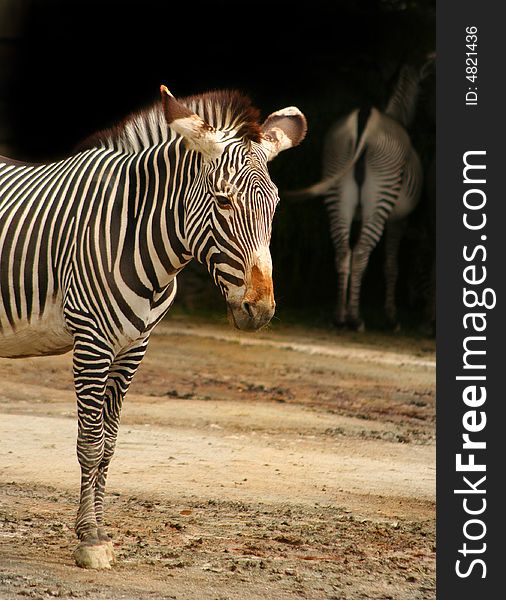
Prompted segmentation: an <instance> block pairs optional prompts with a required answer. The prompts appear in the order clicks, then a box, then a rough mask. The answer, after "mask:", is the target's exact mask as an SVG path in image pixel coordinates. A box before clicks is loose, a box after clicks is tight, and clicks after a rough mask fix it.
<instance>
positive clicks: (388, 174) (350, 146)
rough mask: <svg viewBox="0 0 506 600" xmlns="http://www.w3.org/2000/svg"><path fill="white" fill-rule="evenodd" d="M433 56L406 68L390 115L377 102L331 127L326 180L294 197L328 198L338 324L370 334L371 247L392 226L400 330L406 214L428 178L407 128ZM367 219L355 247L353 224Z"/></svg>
mask: <svg viewBox="0 0 506 600" xmlns="http://www.w3.org/2000/svg"><path fill="white" fill-rule="evenodd" d="M431 62H432V57H429V59H428V61H427V62H426V63H425V64H424V65H423V66H422V67H421V68H417V67H415V66H413V65H411V64H409V63H406V64H403V65H402V67H401V68H400V70H399V74H398V78H397V82H396V85H395V87H394V89H393V92H392V94H391V96H390V98H389V100H388V103H387V105H386V108H385V110H384V112H382V111H380V110H379V109H378V108H376V107H373V106H365V107H362V108H357V109H354V110H353V111H351V112H350V113H349V114H347V115H346V116H344V117H342V118H341V119H340V120H338V121H337V122H336V123H335V124H334V125H333V126H332V127H331V129H330V131H329V132H328V134H327V136H326V138H325V142H324V148H323V178H322V180H321V181H319V182H318V183H316V184H314V185H312V186H310V187H308V188H305V189H303V190H298V191H292V192H288V193H287V196H292V197H295V196H296V197H315V196H324V197H325V200H324V202H325V205H326V208H327V213H328V217H329V222H330V233H331V238H332V242H333V246H334V253H335V265H336V271H337V280H338V281H337V301H336V306H335V311H334V319H333V321H334V324H335V325H336V326H337V327H344V326H349V327H350V328H352V329H355V330H358V331H363V330H364V329H365V326H364V322H363V320H362V318H361V316H360V288H361V285H362V278H363V275H364V272H365V269H366V267H367V264H368V261H369V257H370V254H371V252H372V251H373V250H374V248H375V247H376V245H377V244H378V242H379V240H380V238H381V237H382V235H383V232H384V230H385V229H386V240H385V241H386V245H385V264H384V272H385V279H386V294H385V313H386V317H387V321H388V323H389V325H390V326H391V327H392V328H393V329H394V330H396V329H398V323H397V307H396V299H395V290H396V283H397V275H398V251H399V245H400V242H401V239H402V236H403V233H404V229H405V225H406V218H407V217H408V215H409V214H410V213H411V212H412V211H413V209H414V208H415V206H416V205H417V203H418V201H419V198H420V193H421V189H422V183H423V174H422V166H421V161H420V158H419V156H418V154H417V152H416V150H415V149H414V147H413V145H412V143H411V140H410V137H409V135H408V132H407V127H408V126H409V125H410V123H411V121H412V119H413V115H414V112H415V106H416V100H417V96H418V92H419V86H420V82H421V80H422V79H423V78H424V77H425V74H426V72H427V70H428V65H429V64H430V63H431ZM354 220H358V221H360V225H359V232H358V234H357V240H356V242H355V244H354V246H353V248H351V246H350V237H351V227H352V223H353V221H354Z"/></svg>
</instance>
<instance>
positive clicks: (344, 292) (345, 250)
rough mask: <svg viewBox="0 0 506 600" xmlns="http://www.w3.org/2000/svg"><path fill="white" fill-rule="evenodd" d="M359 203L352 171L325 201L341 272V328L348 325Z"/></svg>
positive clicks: (338, 303)
mask: <svg viewBox="0 0 506 600" xmlns="http://www.w3.org/2000/svg"><path fill="white" fill-rule="evenodd" d="M358 203H359V188H358V185H357V183H356V181H355V180H354V177H353V174H352V173H351V172H350V173H347V174H346V176H345V177H344V178H343V180H342V181H341V182H339V184H338V185H337V186H336V187H335V188H334V189H332V190H330V191H329V192H328V194H327V195H326V198H325V204H326V207H327V211H328V215H329V222H330V235H331V238H332V243H333V246H334V260H335V266H336V271H337V296H336V304H335V309H334V318H333V322H334V325H335V326H336V327H339V328H341V327H345V326H346V319H347V306H348V285H349V279H350V266H351V247H350V233H351V226H352V223H353V219H354V217H355V214H356V211H357V208H358Z"/></svg>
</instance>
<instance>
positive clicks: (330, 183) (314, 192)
mask: <svg viewBox="0 0 506 600" xmlns="http://www.w3.org/2000/svg"><path fill="white" fill-rule="evenodd" d="M366 147H367V127H364V129H363V130H362V133H361V134H360V137H359V139H358V140H357V144H356V145H355V152H354V153H353V156H352V157H351V159H350V160H349V161H348V162H347V163H346V164H345V165H344V167H343V168H342V169H341V170H340V171H338V172H337V173H336V174H335V175H332V176H331V177H326V178H325V179H322V180H321V181H319V182H318V183H314V184H313V185H310V186H309V187H306V188H301V189H298V190H286V191H285V192H284V193H283V197H285V198H290V199H293V200H306V199H308V198H316V197H317V196H323V195H324V194H325V193H327V192H328V191H329V190H330V189H331V188H332V187H334V186H335V185H336V184H337V183H339V181H341V179H342V178H343V177H344V176H345V175H346V173H348V171H349V170H350V169H352V168H353V165H354V164H355V163H356V162H357V160H358V159H359V158H360V156H361V154H362V153H363V152H364V150H365V149H366Z"/></svg>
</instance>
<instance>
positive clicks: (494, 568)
mask: <svg viewBox="0 0 506 600" xmlns="http://www.w3.org/2000/svg"><path fill="white" fill-rule="evenodd" d="M502 8H503V7H502V4H501V3H498V2H495V1H493V0H480V1H479V2H477V1H469V0H459V1H458V2H456V1H451V0H439V1H438V4H437V261H438V262H437V293H438V300H437V597H438V599H439V600H452V599H454V598H458V599H459V600H467V599H471V598H472V599H473V600H474V599H476V598H479V599H480V600H488V599H489V598H490V599H495V598H500V597H505V596H504V594H505V592H504V589H503V586H502V580H503V573H506V567H505V566H504V558H503V557H504V549H503V546H504V543H505V533H506V531H505V525H504V515H503V511H504V510H505V509H506V498H505V497H504V492H503V491H502V481H503V478H504V473H505V471H506V469H505V465H504V461H505V459H506V452H505V443H504V442H506V410H505V408H506V393H505V385H504V382H503V381H502V375H503V373H505V374H506V361H505V354H506V353H505V351H504V349H503V339H502V338H503V337H504V335H505V333H506V327H505V325H506V310H505V307H504V299H505V298H506V289H505V288H506V286H505V280H506V185H505V179H506V152H505V149H504V143H505V130H506V119H505V114H506V113H505V106H506V101H505V98H504V92H503V91H502V90H503V88H504V84H503V79H504V73H505V68H504V59H505V57H506V51H505V46H504V41H505V38H506V30H505V28H504V22H505V21H504V19H503V18H502V15H501V12H503V10H502ZM466 28H467V31H466ZM472 28H476V33H475V34H473V33H471V32H473V31H474V29H472ZM472 35H476V44H475V46H474V48H473V42H474V38H473V37H468V38H467V39H466V36H472ZM473 52H476V54H473ZM471 58H472V59H476V60H468V59H471ZM475 66H476V70H475V69H473V68H472V67H475ZM473 74H476V77H475V78H474V79H473V77H471V76H472V75H473ZM466 94H467V98H466ZM466 102H467V104H466ZM466 152H468V153H469V152H470V153H471V154H467V159H466V160H467V161H468V162H469V163H471V164H473V165H475V166H481V167H484V168H481V169H479V168H470V169H468V171H467V175H468V177H467V179H468V181H467V182H466V181H465V179H466V178H465V175H464V173H463V169H464V167H465V163H464V156H465V153H466ZM478 152H479V154H478ZM483 179H485V182H482V180H483ZM466 194H467V195H466ZM482 202H484V205H483V207H481V208H469V205H472V206H474V207H478V206H480V205H481V203H482ZM466 203H467V204H468V207H466V205H465V204H466ZM464 219H467V223H468V225H470V226H471V227H475V229H472V228H470V227H466V225H465V222H464ZM483 219H486V223H484V221H483ZM465 247H466V249H465ZM464 253H465V256H464ZM473 253H474V256H473ZM467 267H471V268H470V269H469V268H468V270H467V271H464V270H465V269H466V268H467ZM473 267H474V268H473ZM484 267H485V269H486V271H485V270H484ZM484 276H485V279H484V281H483V282H481V283H477V282H478V281H481V279H482V278H483V277H484ZM465 277H467V279H468V281H467V282H466V281H465ZM469 281H472V283H469ZM464 289H467V290H468V293H467V296H466V299H467V300H465V298H464ZM469 290H471V292H473V291H474V292H475V293H476V296H474V295H473V293H471V292H469ZM475 299H476V300H477V301H478V302H481V304H482V306H479V305H476V306H474V307H473V306H472V305H473V304H474V302H475ZM466 302H467V304H468V305H469V306H466ZM494 304H495V306H494ZM472 314H474V315H476V316H475V317H474V318H473V317H472V316H470V315H472ZM466 315H467V318H466ZM478 315H479V316H478ZM466 338H467V342H466V341H465V340H466ZM471 338H474V339H471ZM464 344H467V348H468V349H471V350H479V351H485V354H477V353H475V354H469V355H468V356H467V363H468V365H470V366H469V368H464V354H465V348H464ZM480 366H481V367H483V368H478V367H480ZM473 367H474V368H473ZM459 377H461V378H464V379H458V378H459ZM470 377H482V378H483V379H470ZM473 386H476V388H474V387H473ZM466 388H467V395H466V391H465V390H466ZM482 388H483V389H482ZM473 390H475V395H474V396H473ZM484 390H485V391H484ZM485 392H486V400H485V399H484V394H485ZM464 399H467V401H468V404H466V403H465V401H464ZM473 400H474V401H475V402H474V405H473ZM485 419H486V421H485ZM465 435H468V436H469V437H468V438H465V437H464V436H465ZM466 440H467V442H468V447H467V448H464V447H463V445H464V443H465V442H466ZM471 443H473V444H475V445H474V446H471ZM483 443H485V444H486V448H482V447H481V446H482V445H483ZM459 454H460V455H461V456H460V462H461V463H462V464H463V465H464V466H463V467H462V468H463V470H461V471H458V470H457V462H458V460H459V459H458V458H457V455H459ZM471 455H473V458H471ZM473 460H474V463H475V465H478V467H477V468H478V469H483V470H474V471H473V470H471V468H473V467H465V465H466V464H467V465H469V464H471V463H472V462H473ZM483 477H485V479H484V480H483V479H482V478H483ZM464 478H466V479H467V481H466V480H465V479H464ZM466 509H467V512H466ZM471 512H474V514H471ZM457 561H460V562H457ZM457 571H459V572H460V576H459V574H458V572H457Z"/></svg>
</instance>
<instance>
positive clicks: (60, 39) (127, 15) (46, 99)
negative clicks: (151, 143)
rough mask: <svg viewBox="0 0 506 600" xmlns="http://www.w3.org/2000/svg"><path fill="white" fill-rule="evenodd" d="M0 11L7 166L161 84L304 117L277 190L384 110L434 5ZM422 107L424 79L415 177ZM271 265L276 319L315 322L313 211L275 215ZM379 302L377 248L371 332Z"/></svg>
mask: <svg viewBox="0 0 506 600" xmlns="http://www.w3.org/2000/svg"><path fill="white" fill-rule="evenodd" d="M9 4H10V5H11V7H12V6H13V5H14V4H15V5H16V9H15V10H10V11H4V15H3V25H2V24H1V23H0V31H3V37H2V39H1V41H0V44H1V48H2V49H3V56H4V62H6V60H7V59H6V58H5V57H6V56H7V58H8V65H9V69H8V70H9V77H8V78H7V77H6V75H5V74H4V76H3V77H2V75H0V78H2V83H0V96H1V97H2V102H3V107H2V110H1V115H0V116H1V117H2V119H1V120H2V121H3V122H4V123H7V124H8V128H7V129H6V131H5V134H4V136H3V137H4V140H3V141H4V144H3V145H4V148H5V147H6V148H8V152H9V154H10V155H11V156H13V157H15V158H20V159H26V160H32V161H47V160H52V159H56V158H60V157H62V156H65V155H67V154H68V153H70V152H71V151H72V148H73V147H74V146H75V145H76V144H77V143H78V142H79V141H80V140H81V139H83V138H85V137H87V136H88V135H89V134H90V133H92V132H94V131H96V130H99V129H102V128H104V127H107V126H109V125H111V124H112V123H114V122H116V121H118V120H119V119H121V118H122V117H124V116H125V115H126V114H128V113H129V112H130V111H132V110H135V109H138V108H140V107H142V106H143V105H145V104H148V103H150V102H152V101H153V100H155V99H156V98H157V97H158V89H159V86H160V84H161V83H164V84H166V85H167V86H168V87H169V89H170V90H171V91H172V92H173V93H174V94H175V95H176V96H182V95H187V94H192V93H198V92H202V91H205V90H208V89H213V88H214V89H216V88H238V89H240V90H242V91H243V92H245V93H247V94H248V95H249V96H250V97H251V98H252V100H253V101H254V103H255V104H256V105H257V106H258V107H259V108H260V109H261V111H262V115H263V116H267V115H268V114H269V113H270V112H272V111H274V110H277V109H279V108H282V107H284V106H287V105H296V106H298V107H299V108H300V109H301V110H302V111H303V112H304V113H305V114H306V116H307V118H308V122H309V133H308V136H307V138H306V140H305V142H304V143H303V144H302V145H301V146H300V147H299V148H296V149H294V150H291V151H289V152H286V153H283V154H281V155H280V156H279V157H278V158H277V159H276V161H274V162H273V163H272V168H271V173H272V176H273V179H274V181H275V182H276V183H277V185H278V186H279V188H280V190H281V192H282V191H283V190H285V189H293V188H297V187H300V186H303V185H308V184H310V183H313V182H314V181H316V180H317V179H318V178H319V176H320V169H321V151H322V143H323V137H324V134H325V132H326V131H327V129H328V127H329V126H330V125H331V124H332V122H333V121H334V120H335V119H336V118H338V117H339V116H341V115H342V114H344V113H345V112H347V111H349V110H351V109H353V108H355V107H356V106H357V105H359V104H362V103H373V104H376V105H377V106H379V107H381V106H383V104H384V102H385V100H386V98H387V95H388V93H389V90H390V88H391V85H392V81H391V78H392V76H393V75H394V73H395V71H396V69H397V68H398V66H399V64H400V62H401V61H404V60H409V59H413V58H416V57H419V56H421V55H423V54H425V53H427V52H428V51H431V50H434V48H435V14H434V11H435V1H434V0H424V1H423V0H420V1H417V2H397V1H381V0H355V1H342V2H339V1H334V2H297V3H291V2H270V3H269V2H254V3H253V2H250V3H243V2H227V1H218V0H216V1H214V2H208V3H192V2H169V1H166V2H162V1H154V0H143V1H137V2H133V1H125V0H124V1H122V2H117V1H114V0H109V1H106V0H102V1H100V2H99V1H95V0H87V1H81V0H74V1H72V2H69V1H68V0H67V1H63V0H58V1H57V0H52V1H51V0H46V1H44V2H42V1H36V0H18V1H17V2H11V1H10V0H7V5H9ZM0 19H2V14H1V13H0ZM1 57H2V54H0V60H1ZM4 73H7V71H4ZM433 97H434V86H433V81H428V82H427V84H426V86H425V89H424V90H423V93H422V95H421V97H420V101H419V109H418V111H417V117H416V122H415V124H414V126H413V130H412V136H413V140H414V142H415V144H416V147H417V149H418V150H419V152H420V155H421V157H422V161H423V162H424V165H428V163H429V162H430V160H431V158H432V155H433V153H434V136H435V116H434V101H433ZM4 128H6V126H5V125H4ZM4 153H7V152H6V151H5V149H4ZM281 198H282V200H283V195H282V194H281ZM425 204H426V203H425V199H422V202H421V205H420V207H419V209H418V210H417V211H416V214H414V215H413V218H412V223H413V224H412V226H411V227H410V229H409V230H408V234H407V237H406V239H405V241H404V242H403V247H402V253H401V256H402V271H401V280H400V285H399V301H400V305H401V308H402V310H403V315H404V318H405V320H406V321H407V322H411V321H413V322H414V323H416V322H417V317H418V316H419V314H420V309H421V306H420V304H421V302H422V299H423V298H422V294H421V293H420V292H419V289H418V288H417V286H419V285H420V282H419V281H418V282H417V281H416V272H417V269H419V268H420V266H419V265H418V266H416V265H417V262H418V263H419V262H420V256H421V255H422V250H421V247H422V246H421V245H422V244H423V243H425V244H426V239H424V238H426V237H427V236H426V227H425V219H426V211H425ZM272 254H273V261H274V269H275V280H276V287H277V299H278V307H279V308H280V309H281V310H282V309H283V308H287V309H288V308H291V309H299V310H302V311H304V310H306V311H309V312H311V314H313V315H314V316H315V318H316V319H317V320H320V321H321V322H322V323H324V322H326V320H327V319H328V318H330V314H331V310H332V306H333V301H334V294H335V289H336V281H335V271H334V265H333V250H332V246H331V242H330V237H329V232H328V222H327V216H326V213H325V210H324V208H323V203H322V201H321V199H316V200H313V201H305V202H295V201H289V200H286V201H285V202H282V203H281V205H280V209H279V212H278V213H277V215H276V219H275V224H274V232H273V239H272ZM382 293H383V276H382V246H381V244H380V246H379V247H378V249H377V250H376V251H375V252H374V253H373V256H372V258H371V262H370V268H369V269H368V272H367V274H366V279H365V282H364V293H363V303H364V305H365V307H366V311H367V307H368V306H369V307H370V310H371V317H370V318H371V319H373V322H374V317H375V312H374V311H375V310H377V309H381V307H382V304H383V301H382V299H381V296H382ZM366 316H367V313H366ZM378 323H379V321H378Z"/></svg>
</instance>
